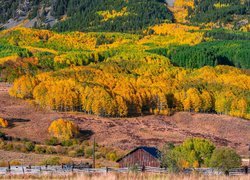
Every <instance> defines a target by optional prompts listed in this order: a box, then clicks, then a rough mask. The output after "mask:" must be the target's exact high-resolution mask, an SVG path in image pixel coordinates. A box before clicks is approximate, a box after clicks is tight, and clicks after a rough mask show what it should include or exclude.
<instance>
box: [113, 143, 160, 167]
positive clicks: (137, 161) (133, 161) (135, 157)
mask: <svg viewBox="0 0 250 180" xmlns="http://www.w3.org/2000/svg"><path fill="white" fill-rule="evenodd" d="M117 163H119V167H120V168H123V167H133V166H140V167H143V166H150V167H160V166H161V162H160V151H159V150H158V149H156V148H154V147H145V146H141V147H137V148H136V149H134V150H133V151H131V152H130V153H128V154H126V155H125V156H124V157H122V158H120V159H118V160H117Z"/></svg>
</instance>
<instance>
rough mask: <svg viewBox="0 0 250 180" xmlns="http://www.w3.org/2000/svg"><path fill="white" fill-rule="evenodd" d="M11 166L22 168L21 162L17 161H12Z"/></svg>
mask: <svg viewBox="0 0 250 180" xmlns="http://www.w3.org/2000/svg"><path fill="white" fill-rule="evenodd" d="M10 165H11V166H20V165H21V163H20V162H19V161H17V160H12V161H10Z"/></svg>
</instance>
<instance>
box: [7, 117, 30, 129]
mask: <svg viewBox="0 0 250 180" xmlns="http://www.w3.org/2000/svg"><path fill="white" fill-rule="evenodd" d="M7 121H8V123H9V125H8V128H13V127H15V126H16V125H15V123H24V122H29V121H30V120H29V119H20V118H11V119H7Z"/></svg>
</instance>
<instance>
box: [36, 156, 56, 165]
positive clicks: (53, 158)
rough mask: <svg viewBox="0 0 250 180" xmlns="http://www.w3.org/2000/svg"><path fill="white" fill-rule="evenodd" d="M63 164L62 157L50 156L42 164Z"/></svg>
mask: <svg viewBox="0 0 250 180" xmlns="http://www.w3.org/2000/svg"><path fill="white" fill-rule="evenodd" d="M60 164H61V158H60V157H50V158H48V159H45V160H44V161H43V162H42V163H41V165H50V166H56V165H60Z"/></svg>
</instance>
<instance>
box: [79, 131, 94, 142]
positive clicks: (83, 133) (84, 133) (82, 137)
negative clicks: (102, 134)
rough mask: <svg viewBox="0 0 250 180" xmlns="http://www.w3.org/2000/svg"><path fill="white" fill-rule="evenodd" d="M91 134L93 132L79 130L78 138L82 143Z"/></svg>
mask: <svg viewBox="0 0 250 180" xmlns="http://www.w3.org/2000/svg"><path fill="white" fill-rule="evenodd" d="M93 134H94V132H93V131H92V130H80V133H79V135H78V137H79V139H80V140H81V141H84V140H89V139H90V138H91V136H92V135H93Z"/></svg>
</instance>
